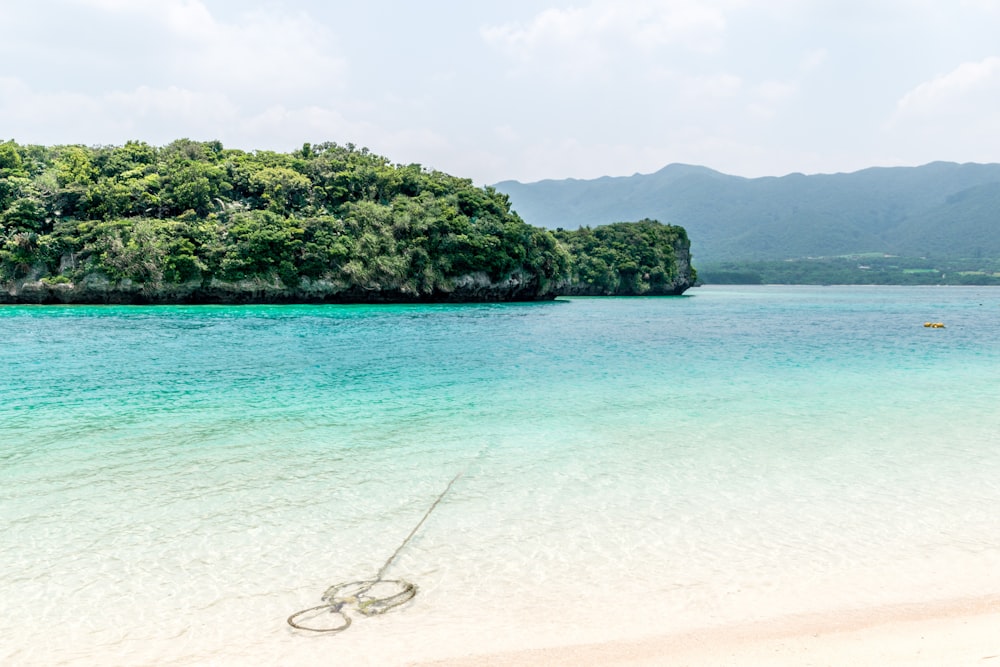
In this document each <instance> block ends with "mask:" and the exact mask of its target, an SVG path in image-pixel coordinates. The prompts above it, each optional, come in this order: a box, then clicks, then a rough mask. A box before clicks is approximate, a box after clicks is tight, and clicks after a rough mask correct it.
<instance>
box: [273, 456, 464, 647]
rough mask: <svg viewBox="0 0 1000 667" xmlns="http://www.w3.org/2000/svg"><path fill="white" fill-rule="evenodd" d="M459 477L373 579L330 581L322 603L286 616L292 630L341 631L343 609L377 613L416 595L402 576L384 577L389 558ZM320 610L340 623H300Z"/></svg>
mask: <svg viewBox="0 0 1000 667" xmlns="http://www.w3.org/2000/svg"><path fill="white" fill-rule="evenodd" d="M461 476H462V473H458V474H457V475H455V477H454V478H453V479H452V480H451V481H450V482H448V486H446V487H445V489H444V491H442V492H441V495H439V496H438V497H437V499H435V500H434V502H433V503H431V506H430V507H429V508H427V511H426V512H424V515H423V517H421V518H420V521H418V522H417V525H416V526H414V527H413V530H411V531H410V534H409V535H407V536H406V539H404V540H403V541H402V542H401V543H400V544H399V546H398V547H396V550H395V551H394V552H392V555H391V556H389V558H388V559H387V560H386V561H385V563H384V564H383V565H382V567H380V568H379V570H378V572H377V573H376V574H375V577H374V578H373V579H364V580H359V581H347V582H344V583H341V584H334V585H333V586H330V587H329V588H328V589H326V592H325V593H323V597H322V598H321V599H322V600H323V604H321V605H317V606H315V607H310V608H308V609H303V610H302V611H297V612H295V613H294V614H292V615H291V616H289V617H288V624H289V625H290V626H292V627H293V628H295V629H296V630H305V631H307V632H329V633H335V632H343V631H344V630H346V629H347V628H349V627H351V617H350V616H348V615H347V612H346V611H345V609H347V608H350V609H353V610H354V611H356V612H358V613H359V614H361V615H363V616H377V615H379V614H384V613H386V612H387V611H391V610H393V609H395V608H396V607H399V606H401V605H404V604H406V603H407V602H409V601H410V600H412V599H413V597H414V596H415V595H416V594H417V587H416V586H415V585H414V584H411V583H410V582H408V581H404V580H403V579H385V578H384V577H385V573H386V571H388V569H389V568H390V567H391V566H392V563H393V561H395V560H396V558H397V557H398V556H399V554H400V553H402V551H403V549H405V548H406V545H407V544H409V543H410V540H412V539H413V537H414V536H415V535H416V534H417V531H419V530H420V527H421V526H423V525H424V522H425V521H427V517H429V516H430V515H431V512H433V511H434V510H435V508H437V506H438V504H439V503H440V502H441V500H443V499H444V497H445V496H446V495H448V492H449V491H451V487H452V486H453V485H454V484H455V482H457V481H458V479H459V478H460V477H461ZM324 613H330V614H333V615H335V616H339V617H340V623H339V624H335V625H330V626H329V627H325V626H323V627H314V626H309V625H305V624H303V622H302V621H303V620H315V619H316V618H318V617H319V616H321V615H323V614H324Z"/></svg>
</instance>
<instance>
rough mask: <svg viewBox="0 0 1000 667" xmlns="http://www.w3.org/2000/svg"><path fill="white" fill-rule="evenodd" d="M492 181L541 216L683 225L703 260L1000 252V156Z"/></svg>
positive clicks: (562, 221) (555, 220) (563, 223)
mask: <svg viewBox="0 0 1000 667" xmlns="http://www.w3.org/2000/svg"><path fill="white" fill-rule="evenodd" d="M494 187H496V189H497V190H499V191H501V192H504V193H506V194H508V195H509V196H510V199H511V202H512V204H513V208H514V210H515V211H517V212H518V213H519V214H520V215H521V217H522V218H524V220H525V221H526V222H528V223H529V224H532V225H538V226H543V227H549V228H558V227H563V228H565V229H576V228H577V227H580V226H583V225H590V226H593V225H600V224H605V223H609V222H616V221H627V220H639V219H642V218H653V219H656V220H660V221H661V222H665V223H672V224H676V225H681V226H683V227H685V228H686V229H687V231H688V235H689V236H690V238H691V242H692V254H693V256H694V258H695V261H696V263H698V264H702V263H707V262H725V261H755V260H756V261H759V260H781V259H790V258H802V257H831V256H841V255H848V254H861V253H887V254H894V255H904V256H910V257H933V258H945V259H948V258H978V257H993V258H1000V164H972V163H969V164H956V163H952V162H933V163H931V164H927V165H924V166H921V167H888V168H882V167H877V168H871V169H864V170H862V171H858V172H854V173H849V174H818V175H810V176H806V175H803V174H789V175H787V176H782V177H766V178H743V177H739V176H730V175H727V174H723V173H720V172H718V171H714V170H712V169H709V168H707V167H698V166H691V165H684V164H671V165H668V166H667V167H664V168H663V169H661V170H660V171H658V172H656V173H654V174H636V175H634V176H627V177H603V178H598V179H594V180H576V179H566V180H546V181H539V182H536V183H520V182H518V181H503V182H501V183H498V184H496V185H495V186H494Z"/></svg>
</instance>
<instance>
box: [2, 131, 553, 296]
mask: <svg viewBox="0 0 1000 667" xmlns="http://www.w3.org/2000/svg"><path fill="white" fill-rule="evenodd" d="M0 223H2V234H3V236H2V237H0V281H2V282H10V281H16V280H24V279H34V280H38V279H42V280H46V281H49V282H50V283H53V282H70V281H74V282H75V281H78V280H81V279H84V278H85V277H86V276H91V275H99V276H102V277H104V278H106V279H107V280H108V281H111V282H117V283H120V282H121V281H130V283H133V284H138V285H142V288H143V289H144V290H146V291H147V292H151V291H155V290H162V289H164V288H165V287H169V286H171V285H179V284H184V283H191V282H193V281H197V282H199V283H205V284H206V285H207V284H209V283H210V282H211V281H212V280H213V279H214V280H218V281H225V282H230V283H231V282H238V281H246V280H257V281H265V282H267V281H270V282H273V281H280V284H282V285H284V286H287V287H291V288H295V287H297V286H298V285H299V284H300V283H301V282H302V281H304V280H311V281H327V282H328V283H330V284H334V285H337V286H339V289H343V290H365V291H370V292H388V293H392V294H394V295H396V296H398V297H406V296H410V297H412V298H421V297H433V296H434V295H440V294H446V293H449V292H451V291H452V290H453V289H454V288H455V285H454V281H455V279H456V278H458V277H460V276H463V275H468V274H470V273H483V274H486V276H488V277H489V279H490V280H491V281H502V280H505V279H508V278H509V277H510V276H512V275H515V274H516V275H518V276H521V277H523V279H524V280H526V281H528V282H530V283H532V284H533V285H534V288H535V289H536V290H540V291H542V292H544V291H545V287H546V285H548V284H550V283H552V282H554V281H558V280H561V279H563V278H564V276H565V275H566V273H567V271H568V264H569V257H568V256H567V254H566V252H565V250H563V249H562V248H561V247H560V246H559V244H558V243H557V242H556V240H555V238H554V237H553V236H552V234H551V233H549V232H547V231H545V230H542V229H538V228H535V227H531V226H529V225H527V224H526V223H525V222H523V221H522V220H521V219H520V218H519V217H518V216H517V215H516V214H515V213H513V212H511V210H510V202H509V200H508V199H507V196H506V195H503V194H500V193H498V192H497V191H496V190H494V189H492V188H477V187H474V186H473V184H472V182H471V181H470V180H467V179H462V178H456V177H453V176H449V175H447V174H443V173H441V172H437V171H428V170H426V169H423V168H421V167H420V166H419V165H415V164H414V165H392V164H390V163H389V162H388V160H386V159H385V158H382V157H380V156H377V155H374V154H372V153H370V152H369V151H368V150H367V149H360V150H358V149H356V148H355V147H354V146H352V145H347V146H346V147H344V146H338V145H336V144H322V145H319V146H310V145H305V146H303V148H302V149H301V150H300V151H296V152H294V153H291V154H280V153H273V152H267V151H257V152H244V151H240V150H232V149H225V148H223V146H222V145H221V144H220V143H218V142H194V141H189V140H179V141H175V142H173V143H171V144H169V145H168V146H165V147H163V148H155V147H152V146H149V145H147V144H144V143H134V142H130V143H127V144H125V145H124V146H116V147H98V148H87V147H83V146H56V147H52V148H47V147H40V146H20V145H17V144H15V143H14V142H7V143H3V144H0Z"/></svg>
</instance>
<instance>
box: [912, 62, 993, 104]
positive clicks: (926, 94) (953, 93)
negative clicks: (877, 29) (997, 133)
mask: <svg viewBox="0 0 1000 667" xmlns="http://www.w3.org/2000/svg"><path fill="white" fill-rule="evenodd" d="M985 101H990V102H992V103H993V104H992V106H991V107H986V108H982V107H980V105H981V104H982V103H983V102H985ZM998 104H1000V57H996V56H993V57H990V58H986V59H984V60H980V61H978V62H967V63H962V64H961V65H959V66H958V67H956V68H955V69H954V70H952V71H951V72H949V73H948V74H945V75H943V76H939V77H937V78H934V79H932V80H930V81H926V82H924V83H921V84H920V85H919V86H917V87H916V88H914V89H913V90H911V91H909V92H908V93H906V94H905V95H904V96H903V97H902V98H900V100H899V102H898V103H897V105H896V113H897V118H905V117H907V116H927V115H939V114H946V115H956V114H963V113H970V112H974V113H989V114H994V113H995V110H996V108H997V106H998Z"/></svg>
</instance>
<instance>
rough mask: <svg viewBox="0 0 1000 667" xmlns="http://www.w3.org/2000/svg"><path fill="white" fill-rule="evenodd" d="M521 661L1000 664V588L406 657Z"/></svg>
mask: <svg viewBox="0 0 1000 667" xmlns="http://www.w3.org/2000/svg"><path fill="white" fill-rule="evenodd" d="M412 664H414V665H420V666H421V667H495V666H499V665H503V666H504V667H517V666H521V665H523V666H525V667H527V666H528V665H542V664H544V665H555V666H560V665H566V666H569V665H581V664H601V665H632V666H638V665H662V664H671V665H692V666H695V665H696V666H699V667H721V666H723V665H727V666H728V665H732V666H736V665H758V664H759V665H765V664H766V665H776V666H779V667H780V666H788V667H792V666H799V665H847V664H850V665H852V667H867V666H871V667H876V666H882V665H899V666H900V667H902V666H903V665H907V666H909V665H914V666H918V667H919V666H926V667H930V666H932V665H934V666H937V665H952V666H961V665H993V664H996V665H1000V595H989V596H983V597H976V598H966V599H956V600H944V601H937V602H929V603H909V604H899V605H891V606H884V607H875V608H870V609H855V610H844V611H838V612H830V613H816V614H801V615H795V616H787V617H781V618H775V619H769V620H763V621H755V622H752V623H745V624H739V625H732V626H717V627H710V628H704V629H701V630H697V631H694V632H684V633H679V634H670V635H659V636H651V637H646V638H642V639H628V640H611V641H606V642H600V643H594V644H577V645H570V646H553V647H543V648H526V649H523V650H518V651H511V652H504V653H494V654H481V655H466V656H462V657H455V658H447V659H442V660H433V661H426V662H417V663H412Z"/></svg>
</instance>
